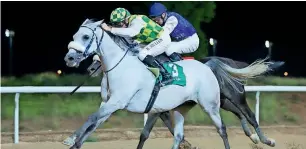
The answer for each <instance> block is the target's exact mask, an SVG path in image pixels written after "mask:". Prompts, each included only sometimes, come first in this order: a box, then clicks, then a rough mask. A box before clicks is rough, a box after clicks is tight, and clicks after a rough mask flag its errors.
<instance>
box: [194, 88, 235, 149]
mask: <svg viewBox="0 0 306 149" xmlns="http://www.w3.org/2000/svg"><path fill="white" fill-rule="evenodd" d="M204 93H205V92H203V93H202V92H201V93H200V99H199V104H200V105H201V107H202V109H203V110H204V111H205V112H206V113H208V115H209V116H210V118H211V119H212V121H213V122H214V124H215V126H216V128H217V131H218V133H219V135H220V136H221V138H222V140H223V143H224V147H225V149H230V145H229V142H228V138H227V133H226V126H225V124H224V123H223V121H222V119H221V116H220V102H219V101H220V96H219V94H218V95H217V96H215V97H212V98H208V97H205V95H203V94H204Z"/></svg>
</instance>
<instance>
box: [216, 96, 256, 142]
mask: <svg viewBox="0 0 306 149" xmlns="http://www.w3.org/2000/svg"><path fill="white" fill-rule="evenodd" d="M221 108H222V109H224V110H226V111H230V112H232V113H233V114H235V115H236V116H237V117H238V118H239V119H240V122H241V126H242V129H243V131H244V133H245V135H246V136H248V137H249V138H250V139H251V140H252V142H253V143H255V144H258V142H259V139H258V137H256V138H254V137H252V136H251V135H252V132H251V130H250V128H249V127H248V124H247V120H246V118H245V116H244V115H243V114H242V113H241V112H240V110H239V109H237V108H236V106H235V105H233V104H232V103H231V102H230V101H229V99H227V98H225V97H223V98H222V97H221Z"/></svg>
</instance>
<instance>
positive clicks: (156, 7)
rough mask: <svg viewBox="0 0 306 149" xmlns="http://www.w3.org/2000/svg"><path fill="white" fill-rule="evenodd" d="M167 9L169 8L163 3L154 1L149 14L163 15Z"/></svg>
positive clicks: (152, 15) (153, 15) (154, 15)
mask: <svg viewBox="0 0 306 149" xmlns="http://www.w3.org/2000/svg"><path fill="white" fill-rule="evenodd" d="M166 11H167V8H166V7H165V6H164V5H163V4H161V3H154V4H153V5H151V7H150V10H149V16H150V17H157V16H161V15H162V14H163V13H164V12H166Z"/></svg>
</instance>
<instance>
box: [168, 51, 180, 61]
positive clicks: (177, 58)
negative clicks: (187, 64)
mask: <svg viewBox="0 0 306 149" xmlns="http://www.w3.org/2000/svg"><path fill="white" fill-rule="evenodd" d="M169 57H170V60H171V61H172V62H176V61H181V60H184V59H183V58H182V56H181V55H180V54H178V53H176V52H174V53H172V54H171V55H170V56H169Z"/></svg>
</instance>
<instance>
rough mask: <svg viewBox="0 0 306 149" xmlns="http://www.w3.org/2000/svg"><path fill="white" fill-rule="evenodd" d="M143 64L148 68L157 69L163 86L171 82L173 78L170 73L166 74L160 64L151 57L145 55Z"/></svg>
mask: <svg viewBox="0 0 306 149" xmlns="http://www.w3.org/2000/svg"><path fill="white" fill-rule="evenodd" d="M143 62H144V63H145V64H147V65H149V66H150V67H156V68H159V70H160V72H161V75H162V77H163V79H162V82H163V83H164V84H168V82H171V81H173V78H172V76H171V74H170V73H168V72H167V70H166V69H165V68H164V67H163V65H162V64H160V63H159V62H158V61H157V60H156V59H155V58H154V57H153V56H152V55H147V56H146V57H145V58H144V60H143Z"/></svg>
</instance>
